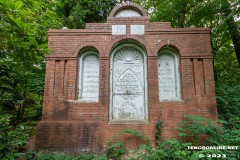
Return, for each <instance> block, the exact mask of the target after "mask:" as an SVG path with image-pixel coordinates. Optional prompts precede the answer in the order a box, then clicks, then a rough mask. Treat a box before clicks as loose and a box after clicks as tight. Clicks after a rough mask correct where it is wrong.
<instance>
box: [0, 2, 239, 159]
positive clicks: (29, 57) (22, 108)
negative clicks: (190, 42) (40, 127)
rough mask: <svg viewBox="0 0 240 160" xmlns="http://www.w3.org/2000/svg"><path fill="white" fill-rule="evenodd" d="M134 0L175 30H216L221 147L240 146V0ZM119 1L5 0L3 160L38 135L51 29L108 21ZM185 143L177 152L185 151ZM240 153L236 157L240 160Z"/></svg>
mask: <svg viewBox="0 0 240 160" xmlns="http://www.w3.org/2000/svg"><path fill="white" fill-rule="evenodd" d="M132 1H133V2H135V3H138V4H140V5H141V6H143V7H144V8H145V9H146V10H147V11H148V14H149V16H150V18H151V21H161V22H171V24H172V27H174V28H185V27H207V28H210V29H211V30H212V33H211V46H212V53H213V55H214V78H215V85H216V95H217V108H218V116H219V120H220V122H221V123H222V126H223V127H222V128H223V129H224V131H223V132H224V133H221V134H223V135H224V138H222V139H221V137H220V139H218V141H216V142H215V143H216V144H215V145H221V144H222V145H223V144H224V145H235V146H236V145H238V146H239V145H240V116H239V115H240V32H239V30H240V2H239V1H238V0H132ZM118 3H122V1H121V0H0V158H3V159H4V158H5V159H14V157H17V156H21V155H22V154H21V151H20V149H21V147H22V146H23V145H24V144H26V143H27V140H28V139H29V137H30V136H31V135H33V134H34V132H35V130H34V128H35V125H36V123H37V121H38V120H40V118H41V107H42V98H43V86H44V78H45V77H44V76H45V61H44V57H45V56H46V55H47V54H48V53H49V49H48V44H47V38H48V37H47V31H48V30H49V29H50V28H57V29H61V28H62V27H68V28H69V29H72V28H84V27H85V23H88V22H105V21H106V17H107V15H108V14H109V13H110V11H111V9H112V8H113V7H114V6H115V5H116V4H118ZM205 129H206V128H205ZM206 130H207V129H206ZM206 130H204V127H203V130H201V131H199V133H200V132H204V133H205V132H206V133H208V132H207V131H206ZM211 132H212V133H213V132H214V131H211ZM199 133H198V134H199ZM212 133H211V134H212ZM214 133H215V134H216V132H214ZM218 134H219V133H218ZM180 136H185V134H180ZM215 138H216V137H215ZM218 138H219V136H218ZM176 143H178V142H176ZM179 144H180V143H179ZM211 144H214V143H213V142H211ZM181 145H182V144H180V146H179V148H178V149H177V150H181V148H182V146H181ZM185 148H186V147H185ZM187 154H190V153H187ZM237 156H240V155H239V154H238V155H235V157H234V156H233V159H234V158H240V157H237Z"/></svg>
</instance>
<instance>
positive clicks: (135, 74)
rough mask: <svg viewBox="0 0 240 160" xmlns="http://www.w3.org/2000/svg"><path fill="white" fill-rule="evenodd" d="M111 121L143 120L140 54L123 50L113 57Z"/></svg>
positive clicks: (142, 79)
mask: <svg viewBox="0 0 240 160" xmlns="http://www.w3.org/2000/svg"><path fill="white" fill-rule="evenodd" d="M112 83H113V85H112V86H113V93H112V96H113V98H112V101H113V102H112V105H113V107H112V112H113V113H112V114H113V115H112V116H113V120H114V119H118V120H121V119H123V120H144V118H145V109H144V104H145V103H144V101H145V99H144V98H145V97H144V96H145V95H144V94H145V92H144V65H143V57H142V55H141V53H140V52H139V51H138V50H137V49H134V48H123V49H121V50H119V51H118V52H117V54H116V55H115V57H114V65H113V81H112Z"/></svg>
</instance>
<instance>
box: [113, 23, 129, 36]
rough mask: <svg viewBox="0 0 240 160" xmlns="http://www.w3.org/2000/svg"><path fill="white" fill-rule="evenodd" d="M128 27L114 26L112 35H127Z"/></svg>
mask: <svg viewBox="0 0 240 160" xmlns="http://www.w3.org/2000/svg"><path fill="white" fill-rule="evenodd" d="M125 34H126V25H112V35H125Z"/></svg>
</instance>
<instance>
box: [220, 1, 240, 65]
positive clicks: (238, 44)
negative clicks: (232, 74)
mask: <svg viewBox="0 0 240 160" xmlns="http://www.w3.org/2000/svg"><path fill="white" fill-rule="evenodd" d="M225 3H226V6H225V8H224V10H223V11H224V15H225V18H226V22H227V26H228V30H229V34H230V36H231V39H232V42H233V45H234V50H235V54H236V57H237V61H238V64H239V67H240V34H239V31H238V26H237V23H236V22H235V21H234V17H233V14H231V12H232V11H231V6H230V4H229V2H228V1H225Z"/></svg>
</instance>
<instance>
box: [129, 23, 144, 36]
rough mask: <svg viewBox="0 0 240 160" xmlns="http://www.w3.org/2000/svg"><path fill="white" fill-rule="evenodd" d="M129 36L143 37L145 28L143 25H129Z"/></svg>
mask: <svg viewBox="0 0 240 160" xmlns="http://www.w3.org/2000/svg"><path fill="white" fill-rule="evenodd" d="M130 29H131V35H144V32H145V26H144V25H131V27H130Z"/></svg>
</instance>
